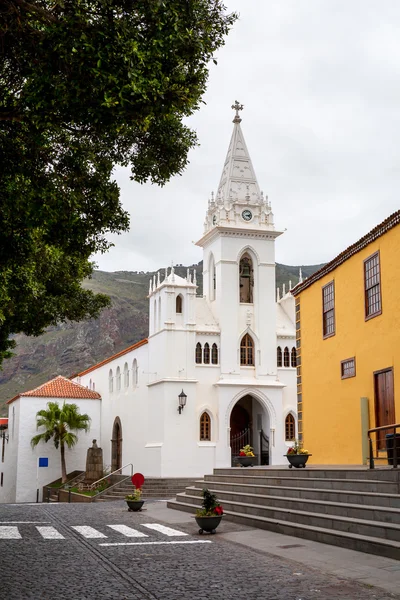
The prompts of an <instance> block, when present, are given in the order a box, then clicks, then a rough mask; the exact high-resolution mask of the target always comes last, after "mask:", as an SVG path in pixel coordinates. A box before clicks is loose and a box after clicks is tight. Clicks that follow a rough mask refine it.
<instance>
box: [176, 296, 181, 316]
mask: <svg viewBox="0 0 400 600" xmlns="http://www.w3.org/2000/svg"><path fill="white" fill-rule="evenodd" d="M176 312H177V313H178V314H182V296H181V295H180V294H179V296H177V297H176Z"/></svg>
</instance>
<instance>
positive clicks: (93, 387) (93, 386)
mask: <svg viewBox="0 0 400 600" xmlns="http://www.w3.org/2000/svg"><path fill="white" fill-rule="evenodd" d="M95 389H96V386H95V384H94V381H93V383H92V390H93V391H95Z"/></svg>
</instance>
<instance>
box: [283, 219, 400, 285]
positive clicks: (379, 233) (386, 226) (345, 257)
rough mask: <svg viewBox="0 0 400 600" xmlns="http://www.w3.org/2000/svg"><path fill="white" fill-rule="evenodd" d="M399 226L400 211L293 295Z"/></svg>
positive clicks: (323, 268)
mask: <svg viewBox="0 0 400 600" xmlns="http://www.w3.org/2000/svg"><path fill="white" fill-rule="evenodd" d="M399 224H400V210H398V211H396V212H394V213H393V214H392V215H390V217H388V218H387V219H385V220H384V221H382V223H379V225H377V226H376V227H374V228H373V229H371V231H370V232H369V233H367V234H366V235H364V236H363V237H362V238H361V239H359V240H358V241H357V242H355V243H354V244H352V245H351V246H349V247H348V248H346V250H343V252H341V253H340V254H338V256H336V258H334V259H333V260H331V261H330V262H328V263H327V264H326V265H325V266H323V267H322V268H321V269H319V270H318V271H316V272H315V273H313V274H312V275H310V277H307V279H306V280H305V281H303V282H302V283H298V284H297V285H296V286H295V287H294V288H293V289H292V290H291V291H292V294H293V295H294V296H297V294H299V293H300V292H302V291H303V290H305V289H306V288H308V287H309V286H310V285H312V284H313V283H315V282H316V281H318V279H321V277H323V276H324V275H326V274H327V273H330V271H333V270H334V269H336V267H338V266H339V265H341V264H343V263H344V262H345V261H346V260H348V259H349V258H350V257H351V256H353V255H354V254H357V252H360V250H362V249H363V248H365V247H366V246H368V244H370V243H371V242H373V241H375V240H376V239H377V238H379V237H381V236H382V235H384V234H385V233H386V232H387V231H389V229H392V228H393V227H396V225H399Z"/></svg>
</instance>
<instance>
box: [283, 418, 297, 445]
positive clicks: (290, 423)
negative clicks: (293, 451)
mask: <svg viewBox="0 0 400 600" xmlns="http://www.w3.org/2000/svg"><path fill="white" fill-rule="evenodd" d="M295 439H296V422H295V420H294V416H293V415H292V414H290V413H289V414H288V416H287V417H286V419H285V440H286V441H287V442H293V441H294V440H295Z"/></svg>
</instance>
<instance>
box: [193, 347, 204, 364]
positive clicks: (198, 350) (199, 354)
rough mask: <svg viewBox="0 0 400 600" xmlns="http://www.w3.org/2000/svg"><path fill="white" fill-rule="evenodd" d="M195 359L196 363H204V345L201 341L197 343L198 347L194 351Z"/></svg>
mask: <svg viewBox="0 0 400 600" xmlns="http://www.w3.org/2000/svg"><path fill="white" fill-rule="evenodd" d="M194 361H195V363H196V365H201V364H203V347H202V345H201V344H200V342H197V344H196V348H195V351H194Z"/></svg>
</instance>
